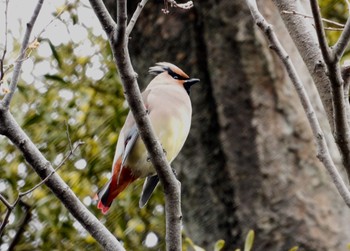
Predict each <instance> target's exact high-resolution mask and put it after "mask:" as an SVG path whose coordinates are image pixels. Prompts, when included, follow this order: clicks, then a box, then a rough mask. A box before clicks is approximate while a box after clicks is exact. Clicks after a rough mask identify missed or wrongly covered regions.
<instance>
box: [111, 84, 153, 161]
mask: <svg viewBox="0 0 350 251" xmlns="http://www.w3.org/2000/svg"><path fill="white" fill-rule="evenodd" d="M150 92H151V90H146V91H144V92H143V93H142V99H143V102H144V103H145V106H146V109H148V105H147V98H148V95H149V93H150ZM138 137H139V132H138V129H137V126H136V123H135V119H134V117H133V115H132V113H131V111H129V114H128V116H127V117H126V120H125V123H124V126H123V128H122V130H121V131H120V134H119V139H118V143H117V148H116V151H115V155H114V161H113V166H114V165H115V163H116V161H117V160H118V159H119V158H120V157H121V158H122V166H124V164H125V161H126V159H127V157H128V156H129V154H130V151H131V150H132V148H133V146H134V145H135V142H136V140H137V139H138Z"/></svg>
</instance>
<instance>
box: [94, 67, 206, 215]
mask: <svg viewBox="0 0 350 251" xmlns="http://www.w3.org/2000/svg"><path fill="white" fill-rule="evenodd" d="M149 73H150V74H153V75H155V77H154V78H153V79H152V81H151V82H150V83H149V84H148V86H147V87H146V89H145V90H144V91H143V92H142V99H143V102H144V104H145V109H146V111H147V113H148V116H149V119H150V122H151V125H152V128H153V130H154V132H155V136H156V137H157V140H159V141H160V143H161V145H162V147H163V149H164V153H165V156H166V158H167V161H168V162H169V164H171V162H172V161H173V160H174V159H175V157H176V156H177V155H178V154H179V152H180V150H181V149H182V147H183V145H184V143H185V141H186V139H187V136H188V134H189V131H190V127H191V117H192V105H191V100H190V89H191V86H192V85H194V84H196V83H198V82H199V81H200V80H199V79H197V78H190V77H189V76H188V75H187V74H186V73H185V72H184V71H182V70H181V69H180V68H179V67H177V66H175V65H174V64H171V63H168V62H159V63H156V65H155V66H152V67H150V68H149ZM139 178H145V182H144V185H143V189H142V192H141V196H140V200H139V207H140V208H142V207H143V206H145V204H146V203H147V202H148V200H149V198H150V197H151V195H152V193H153V191H154V189H155V188H156V186H157V184H158V182H159V178H158V175H157V174H156V171H155V169H154V167H153V165H152V163H151V161H150V159H149V156H148V153H147V150H146V147H145V145H144V143H143V141H142V139H141V137H139V133H138V129H137V126H136V122H135V119H134V117H133V115H132V113H131V112H130V111H129V113H128V115H127V117H126V120H125V123H124V125H123V127H122V129H121V131H120V133H119V137H118V142H117V146H116V150H115V155H114V159H113V164H112V176H111V178H110V179H109V181H108V182H107V183H106V184H105V185H104V186H103V187H102V188H101V189H100V190H99V192H98V193H97V199H98V203H97V208H98V209H100V210H101V212H102V213H103V214H106V213H107V211H108V210H109V208H110V207H111V204H112V202H113V200H114V199H115V198H116V197H117V196H118V194H119V193H121V192H122V191H123V190H124V189H125V188H126V187H127V186H128V185H129V184H131V183H132V182H134V181H135V180H137V179H139Z"/></svg>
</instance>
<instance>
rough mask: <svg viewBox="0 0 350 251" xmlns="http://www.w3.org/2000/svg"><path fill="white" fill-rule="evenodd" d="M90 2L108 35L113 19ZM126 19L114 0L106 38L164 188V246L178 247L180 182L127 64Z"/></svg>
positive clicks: (122, 7) (123, 5)
mask: <svg viewBox="0 0 350 251" xmlns="http://www.w3.org/2000/svg"><path fill="white" fill-rule="evenodd" d="M90 3H91V6H92V7H93V9H94V11H95V14H96V15H97V16H98V18H99V20H100V22H101V24H102V27H103V28H104V30H105V32H106V33H107V35H108V32H109V29H106V27H113V26H114V25H115V24H114V22H113V21H112V20H111V21H110V23H108V24H104V23H103V22H102V21H101V20H104V19H103V17H105V16H106V15H107V13H104V12H107V10H106V8H105V7H102V5H103V3H102V1H101V0H90ZM126 23H127V12H126V0H118V1H117V28H116V33H115V34H114V35H113V36H109V42H110V44H111V47H112V51H113V55H114V59H115V61H116V65H117V68H118V70H119V74H120V77H121V80H122V83H123V86H124V90H125V94H126V100H127V102H128V104H129V107H130V110H131V112H132V114H133V116H134V118H135V122H136V124H137V128H138V131H139V134H140V136H141V138H142V140H143V142H144V144H145V146H146V148H147V151H148V153H149V155H150V158H151V161H152V164H153V165H154V167H155V169H156V171H157V174H158V176H159V180H160V182H161V184H162V186H163V188H164V193H165V210H166V246H167V250H171V251H173V250H174V251H175V250H178V251H180V250H181V223H182V214H181V204H180V185H179V182H178V180H177V179H176V177H175V175H174V173H173V172H172V169H171V167H170V165H169V164H168V162H167V160H166V157H165V155H164V152H163V148H162V146H161V145H160V143H159V142H158V140H157V139H156V137H155V134H154V132H153V129H152V127H151V123H150V120H149V118H148V115H147V112H146V109H145V106H144V104H143V101H142V98H141V93H140V89H139V87H138V83H137V79H136V74H135V72H134V69H133V67H132V65H131V60H130V56H129V51H128V37H127V36H126Z"/></svg>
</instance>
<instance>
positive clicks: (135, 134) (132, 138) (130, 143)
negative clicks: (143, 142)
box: [122, 124, 139, 166]
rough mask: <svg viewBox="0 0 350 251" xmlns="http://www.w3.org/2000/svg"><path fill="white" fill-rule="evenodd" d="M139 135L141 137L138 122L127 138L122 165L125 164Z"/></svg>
mask: <svg viewBox="0 0 350 251" xmlns="http://www.w3.org/2000/svg"><path fill="white" fill-rule="evenodd" d="M138 137H139V132H138V130H137V126H136V124H134V125H133V126H132V128H131V129H130V131H129V134H128V136H127V138H126V140H125V148H124V152H123V154H122V166H124V164H125V161H126V158H127V157H128V156H129V153H130V151H131V149H132V147H133V146H134V144H135V142H136V140H137V138H138Z"/></svg>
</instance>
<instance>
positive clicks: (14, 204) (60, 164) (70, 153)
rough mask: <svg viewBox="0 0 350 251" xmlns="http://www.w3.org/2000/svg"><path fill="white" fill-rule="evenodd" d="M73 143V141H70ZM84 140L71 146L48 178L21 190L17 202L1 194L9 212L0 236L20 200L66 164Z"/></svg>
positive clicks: (0, 196) (2, 225)
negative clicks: (23, 190)
mask: <svg viewBox="0 0 350 251" xmlns="http://www.w3.org/2000/svg"><path fill="white" fill-rule="evenodd" d="M69 140H70V139H69ZM70 144H71V143H70ZM83 144H84V142H82V141H78V142H77V143H76V146H75V147H74V148H71V150H70V151H69V152H68V154H67V156H66V157H65V158H64V159H63V160H62V161H61V162H60V163H59V165H58V166H57V167H56V168H55V169H54V170H53V171H52V172H51V173H50V174H49V175H47V176H46V178H44V179H43V180H42V181H41V182H39V183H38V184H36V185H35V186H34V187H32V188H31V189H29V190H27V191H25V192H19V193H18V196H17V198H16V200H15V202H14V203H13V204H12V205H11V204H10V203H9V202H8V201H7V200H6V199H5V198H4V197H3V196H2V195H1V194H0V200H1V201H2V202H3V203H4V204H5V205H6V207H7V212H6V215H5V218H4V221H3V222H2V224H1V226H0V236H1V234H2V233H3V231H4V229H5V227H6V225H7V220H8V217H9V216H10V214H11V212H12V211H13V209H14V208H15V207H16V206H17V204H18V203H19V202H21V199H22V198H23V197H24V196H26V195H28V194H30V193H32V192H33V191H34V190H35V189H37V188H38V187H40V186H42V185H43V184H44V183H45V182H46V181H47V180H48V179H49V178H50V177H51V176H52V175H53V174H54V173H55V172H57V170H58V169H59V168H60V167H61V166H63V165H64V164H65V162H66V161H67V160H68V159H69V158H70V157H71V156H72V155H73V154H74V152H75V150H77V149H78V148H79V147H80V146H81V145H83Z"/></svg>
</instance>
